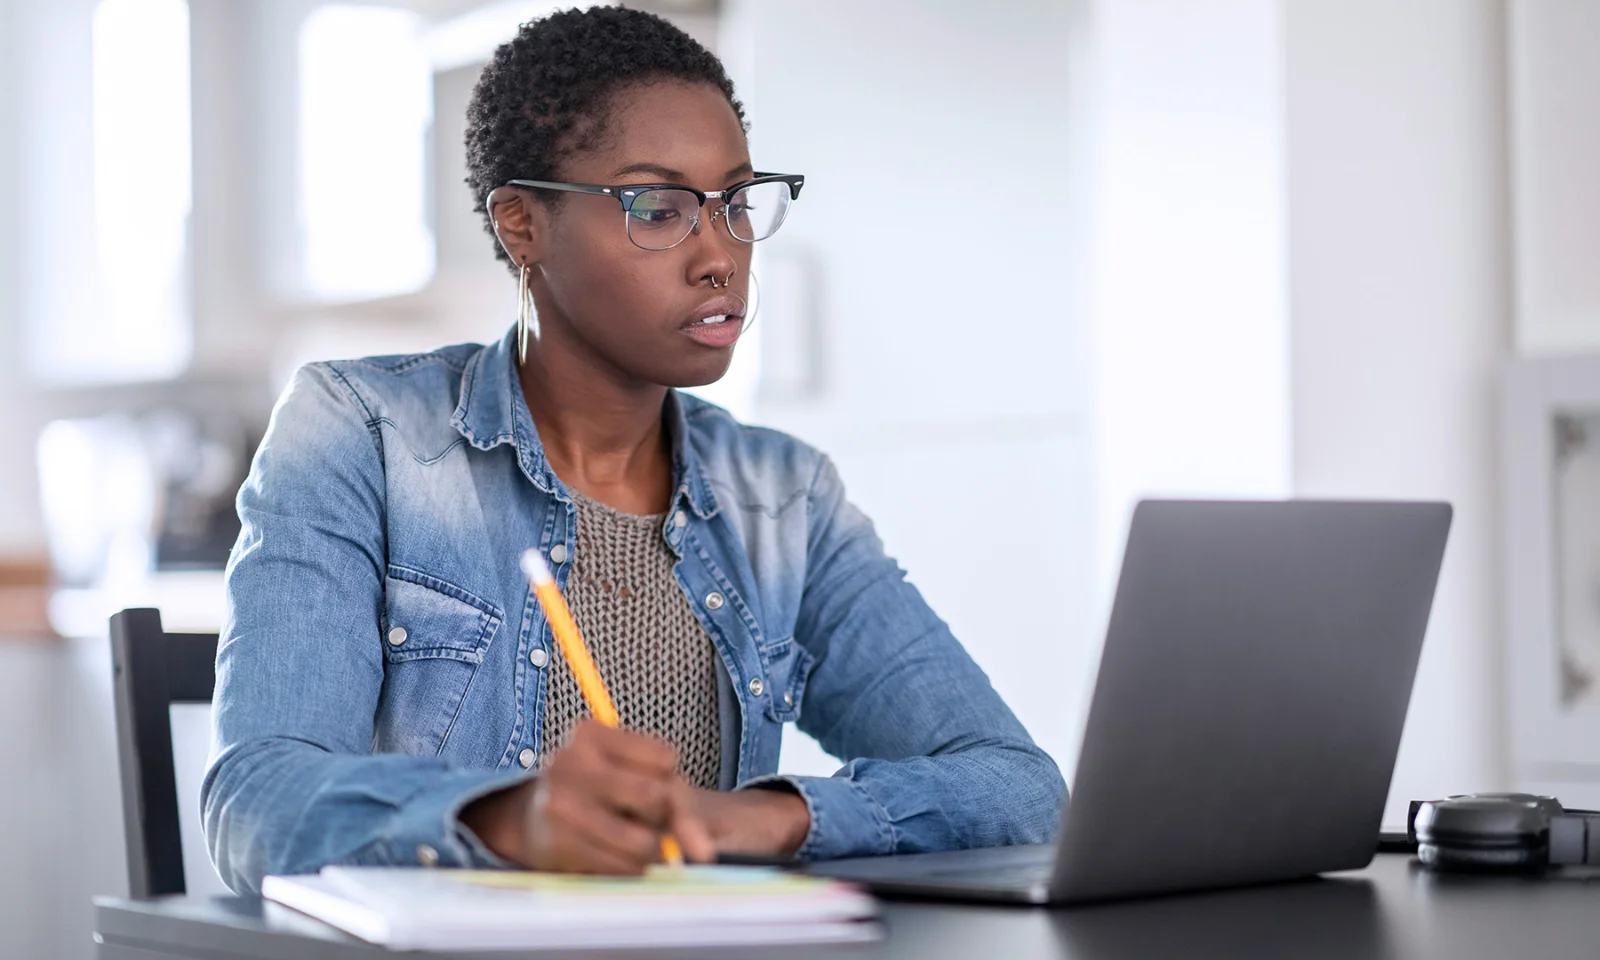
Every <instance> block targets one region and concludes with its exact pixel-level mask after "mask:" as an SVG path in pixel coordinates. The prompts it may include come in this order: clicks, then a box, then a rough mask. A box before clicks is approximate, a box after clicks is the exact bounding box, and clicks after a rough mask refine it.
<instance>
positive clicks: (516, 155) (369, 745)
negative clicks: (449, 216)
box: [204, 8, 1064, 891]
mask: <svg viewBox="0 0 1600 960" xmlns="http://www.w3.org/2000/svg"><path fill="white" fill-rule="evenodd" d="M466 139H467V165H468V170H469V176H468V182H469V184H470V185H471V187H472V188H473V190H474V192H475V194H476V195H477V196H478V197H480V198H482V200H481V206H480V210H481V212H482V213H483V214H484V218H485V227H486V229H487V230H488V231H489V232H490V233H491V234H492V235H493V237H494V239H495V245H496V254H497V255H498V256H499V257H500V258H501V259H502V260H504V261H506V262H507V264H508V265H509V266H510V268H511V271H512V273H513V275H514V276H516V277H517V279H518V282H519V289H520V290H521V291H522V297H523V299H522V303H521V308H522V309H521V310H520V311H519V321H518V325H517V327H516V328H515V329H513V330H512V331H511V332H510V333H509V334H508V335H507V336H506V337H505V338H504V339H502V340H501V341H500V342H499V343H497V344H493V345H490V346H487V347H482V346H478V345H464V346H457V347H449V348H445V349H442V350H439V351H436V352H434V353H429V354H422V355H417V356H406V357H377V358H368V359H365V360H358V361H349V362H335V363H320V364H312V365H310V366H307V367H305V368H303V369H302V370H300V371H299V372H298V373H297V374H296V376H295V379H294V381H293V383H292V384H291V385H290V387H289V389H288V390H287V391H286V393H285V394H284V396H283V397H282V398H281V400H280V401H279V404H278V407H277V409H276V411H275V412H274V415H273V421H272V425H271V428H270V430H269V432H268V435H267V437H266V439H265V440H264V441H263V442H262V445H261V449H260V451H259V452H258V454H257V456H256V460H255V463H254V466H253V469H252V471H251V475H250V477H249V479H248V480H247V482H246V484H245V486H244V487H243V489H242V490H241V491H240V493H239V514H240V517H241V519H242V522H243V527H244V528H243V531H242V533H241V535H240V538H239V542H238V544H237V545H236V547H235V549H234V553H233V557H232V560H231V562H230V564H229V570H228V597H229V601H230V613H229V618H228V622H227V624H226V625H225V629H224V632H223V637H222V643H221V646H220V648H219V651H218V656H217V697H216V710H215V721H214V722H215V749H216V755H215V757H214V758H213V761H212V764H211V767H210V770H209V771H208V772H207V775H206V780H205V786H204V811H205V825H206V833H207V837H208V839H209V842H210V846H211V853H212V858H213V860H214V862H215V863H216V865H217V868H218V870H219V872H220V873H221V874H222V877H223V878H224V879H225V880H226V881H227V882H228V883H229V885H230V886H232V887H233V888H234V889H236V890H241V891H244V890H254V889H256V888H257V887H258V885H259V883H260V880H261V877H262V876H263V875H264V874H267V873H298V872H310V871H315V870H316V869H318V868H320V867H321V866H323V865H324V864H330V863H351V864H421V865H424V866H432V865H435V864H438V865H444V866H522V867H529V868H534V869H543V870H569V871H586V872H605V873H637V872H639V871H640V870H642V869H643V868H644V866H645V865H646V864H648V863H649V862H651V861H652V860H654V859H656V858H657V857H658V855H659V850H660V840H661V837H662V836H663V835H664V834H667V833H671V834H674V835H675V836H676V837H677V838H678V839H679V841H680V842H681V844H682V845H683V848H684V850H685V853H686V855H687V856H688V857H689V858H690V859H691V860H698V861H705V860H710V859H712V858H714V857H715V856H716V854H717V853H718V852H719V851H738V852H744V853H755V854H768V855H778V856H783V855H794V856H799V857H802V858H823V857H837V856H851V855H865V854H879V853H890V852H903V851H916V850H933V849H944V848H955V847H966V846H980V845H990V844H1005V843H1022V842H1033V841H1041V840H1044V839H1047V837H1048V836H1049V833H1050V830H1051V828H1052V826H1053V824H1054V822H1055V816H1056V811H1057V808H1058V806H1059V805H1060V803H1061V802H1062V798H1063V796H1064V787H1063V784H1062V781H1061V776H1060V773H1059V772H1058V771H1057V769H1056V766H1055V764H1054V763H1053V762H1052V761H1051V760H1050V758H1049V757H1048V756H1046V755H1045V754H1044V753H1043V752H1042V751H1040V750H1039V749H1038V748H1037V747H1036V746H1035V745H1034V744H1033V742H1032V741H1031V740H1030V739H1029V737H1028V735H1027V733H1026V731H1024V730H1023V728H1022V726H1021V725H1020V724H1019V723H1018V722H1017V720H1016V718H1015V717H1014V716H1013V715H1012V713H1011V711H1010V710H1009V709H1007V707H1006V706H1005V704H1004V703H1003V702H1002V701H1001V700H1000V698H999V697H998V696H997V695H996V694H995V692H994V690H993V689H992V688H991V687H990V685H989V683H988V680H987V678H985V676H984V675H983V673H982V672H981V671H980V670H979V669H978V668H977V667H976V666H975V665H974V664H973V662H972V661H971V659H970V658H969V657H968V656H967V654H966V652H965V651H964V650H963V649H962V648H961V646H960V645H959V644H958V643H957V642H956V640H955V639H954V638H953V637H952V636H951V635H950V633H949V631H948V629H947V628H946V627H945V625H944V624H943V623H942V622H941V621H940V620H939V619H938V618H937V617H936V616H935V615H934V614H933V613H932V612H931V611H930V610H929V609H928V607H927V606H926V604H925V603H924V602H923V601H922V599H921V597H920V596H919V595H918V593H917V591H916V590H915V589H914V588H913V587H912V586H910V585H909V584H907V583H906V582H905V580H904V577H903V573H902V572H901V571H900V569H899V568H898V567H897V566H896V565H895V563H894V562H893V561H892V560H890V559H889V558H888V557H886V556H885V555H884V553H883V549H882V546H881V544H880V542H879V541H878V539H877V537H876V535H875V534H874V533H873V530H872V526H871V524H870V523H869V522H868V520H867V519H866V518H865V517H864V516H863V515H862V514H861V513H860V512H859V511H857V510H856V509H855V508H854V507H852V506H851V505H850V503H849V502H848V501H847V500H846V499H845V497H844V491H843V488H842V487H841V484H840V481H839V478H838V475H837V473H836V472H835V470H834V468H833V465H832V464H831V463H830V462H829V461H828V459H827V458H826V457H824V456H823V455H821V454H820V453H818V452H817V451H815V450H813V449H811V448H809V447H807V446H805V445H804V444H802V443H800V442H799V441H797V440H795V439H793V438H791V437H788V436H785V435H783V434H779V433H776V432H773V431H770V430H761V429H756V428H751V427H745V426H741V425H740V424H738V423H737V422H735V421H734V420H733V419H732V418H731V417H730V416H729V415H728V414H727V413H726V412H725V411H723V410H721V409H719V408H717V407H714V406H711V405H709V404H706V403H704V402H701V401H699V400H696V399H694V398H692V397H689V396H686V395H684V394H682V393H679V392H677V391H676V390H675V389H674V388H677V387H687V386H694V385H699V384H705V383H710V382H712V381H714V380H716V379H717V378H718V377H720V376H722V374H723V373H724V372H725V371H726V370H727V368H728V364H729V361H730V360H731V358H732V355H733V349H734V344H735V342H736V341H737V339H738V336H739V334H740V332H741V330H742V328H743V326H744V324H745V323H746V320H747V318H746V316H745V314H746V312H747V307H746V304H747V300H746V298H747V296H748V293H747V291H748V290H749V289H750V285H751V280H750V253H751V243H753V242H755V241H757V240H760V239H764V238H765V237H766V236H768V235H770V234H771V232H772V231H774V230H776V229H777V228H778V226H779V225H780V224H781V223H782V220H783V216H784V214H785V211H786V210H787V207H788V205H789V204H790V203H792V202H794V201H795V200H796V199H797V198H798V196H799V193H800V191H801V188H802V187H803V185H804V178H803V177H800V176H798V175H777V176H773V175H761V174H757V173H756V172H755V170H754V168H753V167H752V165H751V160H750V156H749V151H748V145H747V143H746V139H745V128H744V118H743V110H742V107H741V106H740V104H739V101H738V100H736V99H735V98H734V95H733V87H732V84H731V83H729V81H728V78H727V76H726V75H725V73H724V71H723V69H722V66H721V64H720V63H719V62H718V61H717V60H716V58H715V57H713V56H712V55H711V54H709V53H708V52H707V51H706V50H705V49H703V48H702V47H700V46H699V45H698V44H696V43H695V42H694V41H693V40H691V39H690V38H689V37H688V36H687V35H685V34H684V33H682V32H681V31H679V30H678V29H676V28H675V27H672V26H671V25H669V24H668V23H666V22H665V21H663V20H661V19H659V18H657V17H654V16H651V15H649V14H646V13H640V12H637V11H631V10H624V9H618V8H596V9H593V10H588V11H583V12H579V11H571V12H567V13H560V14H555V15H553V16H551V17H549V18H547V19H544V20H541V21H536V22H534V23H530V24H527V25H525V26H524V27H523V28H522V29H521V31H520V32H519V34H518V36H517V37H516V39H515V40H513V41H512V42H510V43H508V44H506V45H505V46H502V47H501V48H500V49H499V50H498V51H497V52H496V54H495V57H494V59H493V61H492V62H491V63H490V64H489V65H488V67H487V68H486V69H485V70H484V72H483V76H482V79H481V80H480V81H479V83H478V87H477V90H476V91H475V93H474V96H473V101H472V104H471V106H470V108H469V113H468V131H467V138H466ZM647 186H648V187H653V188H654V189H648V190H647V189H643V188H644V187H647ZM730 188H732V189H730ZM529 547H535V548H537V549H538V550H539V551H540V552H541V553H542V554H543V555H544V556H545V557H547V558H548V561H549V563H550V566H551V567H552V568H553V569H554V571H555V573H556V576H557V579H558V580H559V581H560V582H561V584H562V587H563V589H564V590H565V592H566V593H567V596H568V599H569V602H570V603H571V605H572V607H573V609H574V612H575V615H576V617H577V619H578V621H579V623H580V625H581V626H582V628H583V630H584V632H585V634H586V638H587V639H588V641H589V643H590V646H591V647H592V648H593V653H594V656H595V659H596V661H597V662H598V664H599V667H600V670H601V673H602V675H603V676H604V677H605V679H606V682H607V684H608V685H609V687H610V688H611V693H612V695H613V697H614V699H615V700H616V701H617V703H618V708H619V710H620V712H621V715H622V720H623V728H622V729H609V728H605V727H601V726H599V725H598V724H596V723H594V722H593V721H592V720H589V719H587V713H586V711H585V710H584V709H583V703H582V699H581V697H580V696H579V693H578V690H577V687H576V685H575V683H574V682H573V680H572V677H571V673H570V671H569V670H568V669H567V667H566V664H565V662H564V661H563V659H562V657H561V654H560V651H559V649H558V648H557V647H556V646H554V645H553V644H552V638H551V635H550V630H549V628H548V626H547V624H546V623H545V620H544V618H543V616H542V615H541V613H540V611H539V609H538V607H537V605H536V603H535V602H534V600H533V598H532V597H531V595H530V591H529V590H528V586H527V583H526V582H525V580H524V579H523V578H522V575H521V574H520V573H519V570H518V557H519V555H520V554H521V552H522V551H523V550H524V549H526V548H529ZM789 722H797V723H798V724H799V726H800V729H802V730H804V731H806V732H808V733H810V734H811V735H813V736H815V737H816V738H817V739H818V740H819V741H820V742H821V744H822V746H823V747H825V748H826V749H827V750H828V751H829V752H830V753H832V754H834V755H836V756H840V757H853V758H857V759H853V760H851V761H850V762H849V763H847V764H846V765H845V766H844V767H843V768H842V769H841V770H840V771H839V772H838V773H837V774H835V775H834V776H833V777H831V778H821V777H783V776H777V775H776V768H777V760H778V746H779V739H780V737H781V734H782V728H783V725H784V724H785V723H789Z"/></svg>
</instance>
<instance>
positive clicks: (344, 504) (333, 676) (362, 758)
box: [201, 365, 525, 893]
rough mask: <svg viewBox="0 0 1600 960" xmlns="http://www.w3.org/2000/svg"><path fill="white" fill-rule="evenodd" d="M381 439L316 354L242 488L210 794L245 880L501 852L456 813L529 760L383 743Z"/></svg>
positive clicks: (206, 802) (485, 857) (226, 864)
mask: <svg viewBox="0 0 1600 960" xmlns="http://www.w3.org/2000/svg"><path fill="white" fill-rule="evenodd" d="M380 442H381V440H380V437H379V435H378V434H377V432H376V425H375V422H374V419H373V417H372V416H371V415H370V412H369V411H367V410H366V408H365V407H364V406H363V405H362V403H361V400H360V398H359V396H358V395H357V394H356V392H355V391H354V390H353V389H352V388H351V386H350V384H349V383H348V381H346V380H345V379H344V378H343V377H342V376H341V375H340V373H339V372H338V371H337V370H335V369H333V368H331V367H328V366H325V365H316V366H310V367H305V368H302V369H301V370H300V371H299V372H297V373H296V375H295V378H294V381H293V382H292V383H291V384H290V386H289V389H288V390H287V391H286V392H285V394H284V395H283V397H282V398H281V399H280V400H279V402H278V406H277V408H276V409H275V410H274V412H273V416H272V422H271V424H270V426H269V428H268V431H267V435H266V437H265V439H263V441H262V443H261V447H260V449H259V450H258V452H257V454H256V458H255V462H254V463H253V464H252V466H251V471H250V476H249V478H248V479H247V480H246V481H245V484H244V486H243V487H242V488H241V489H240V491H239V497H238V509H239V518H240V521H241V523H242V525H243V526H242V530H241V531H240V534H239V540H238V542H237V543H236V544H235V546H234V550H233V554H232V556H231V557H230V558H229V562H228V570H227V598H228V614H227V620H226V623H225V624H224V627H223V631H222V635H221V639H220V642H219V644H218V649H217V686H216V696H215V700H214V707H213V720H212V724H213V729H212V758H211V764H210V767H209V769H208V770H207V771H206V776H205V780H204V783H203V786H202V788H201V809H202V812H203V816H204V820H205V832H206V840H207V843H208V845H209V848H210V852H211V859H212V862H213V863H214V864H215V865H216V868H217V872H218V873H219V874H220V875H221V877H222V879H223V880H224V882H226V883H227V884H228V886H230V887H231V888H233V889H234V890H236V891H238V892H241V893H244V892H254V891H257V890H259V889H260V884H261V878H262V877H263V876H264V875H266V874H269V873H277V874H287V873H311V872H315V871H316V870H318V869H319V868H321V867H322V866H324V865H325V864H331V863H340V864H366V865H398V864H417V863H418V862H419V860H428V861H431V860H433V859H434V857H437V862H438V863H439V864H440V865H444V866H469V865H472V866H501V865H503V864H502V863H501V862H500V861H499V860H498V858H496V857H495V856H494V855H493V854H491V853H490V852H489V851H488V850H487V848H485V847H484V846H483V845H482V844H481V843H480V842H478V840H477V839H476V838H475V837H473V836H472V835H471V834H470V833H469V832H468V831H467V830H466V829H465V828H464V827H461V826H460V825H459V824H458V823H457V819H456V815H457V813H458V811H459V810H460V809H461V807H462V806H463V805H464V804H465V803H467V802H468V801H470V800H471V799H474V798H475V797H477V796H479V795H482V794H485V793H488V792H491V791H493V790H495V789H497V788H499V787H501V786H505V785H507V784H509V783H511V782H512V781H514V780H515V779H516V778H517V777H518V776H519V775H525V774H522V772H521V771H517V773H516V774H508V773H505V772H500V771H493V770H488V771H468V770H461V769H458V768H452V767H451V766H450V765H449V764H447V763H446V762H445V761H444V760H442V759H439V758H437V757H421V756H404V755H397V754H390V755H374V754H373V753H372V752H371V751H372V739H373V723H374V719H373V718H374V711H375V709H376V706H377V702H378V694H379V691H380V689H381V687H382V685H383V676H384V674H383V649H382V639H381V638H380V636H379V626H378V624H379V612H380V608H381V606H382V603H383V586H382V585H383V575H384V569H385V556H386V550H385V535H384V480H383V465H382V458H381V455H380V452H379V443H380Z"/></svg>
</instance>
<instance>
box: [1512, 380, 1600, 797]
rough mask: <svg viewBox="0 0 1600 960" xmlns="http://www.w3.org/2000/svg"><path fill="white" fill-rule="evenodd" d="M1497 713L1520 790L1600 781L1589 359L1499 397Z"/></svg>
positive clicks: (1596, 408)
mask: <svg viewBox="0 0 1600 960" xmlns="http://www.w3.org/2000/svg"><path fill="white" fill-rule="evenodd" d="M1502 404H1503V406H1502V418H1503V419H1502V441H1501V442H1502V450H1503V470H1504V474H1503V493H1504V508H1503V513H1504V523H1505V527H1504V551H1503V557H1504V576H1505V582H1506V611H1505V612H1506V679H1507V694H1508V696H1507V710H1508V713H1509V720H1510V727H1511V741H1510V747H1511V761H1512V769H1513V776H1514V777H1515V779H1516V781H1517V783H1518V785H1519V786H1521V787H1523V788H1525V789H1527V788H1534V787H1542V786H1543V785H1546V784H1560V783H1573V784H1578V783H1582V784H1594V783H1596V782H1600V356H1585V357H1562V358H1550V359H1519V360H1513V361H1511V362H1510V363H1509V364H1508V366H1507V368H1506V372H1505V377H1504V382H1503V390H1502Z"/></svg>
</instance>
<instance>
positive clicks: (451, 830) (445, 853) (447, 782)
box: [381, 770, 529, 870]
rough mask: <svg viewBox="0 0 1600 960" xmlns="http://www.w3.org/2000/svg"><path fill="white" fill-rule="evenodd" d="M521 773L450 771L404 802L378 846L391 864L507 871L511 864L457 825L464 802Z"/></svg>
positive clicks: (512, 780)
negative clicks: (386, 834)
mask: <svg viewBox="0 0 1600 960" xmlns="http://www.w3.org/2000/svg"><path fill="white" fill-rule="evenodd" d="M528 776H529V774H528V773H526V772H524V771H520V770H519V771H517V772H516V773H514V774H507V773H504V772H500V771H481V770H473V771H452V772H451V773H448V774H445V775H444V776H441V777H438V778H436V779H434V780H433V781H432V782H431V783H429V784H428V786H427V787H425V788H424V789H422V790H421V791H419V792H417V793H416V794H413V795H412V796H411V797H409V798H407V800H406V801H405V803H404V804H403V805H402V806H401V808H400V810H399V811H398V812H397V813H396V815H395V818H394V820H393V821H392V828H391V829H390V830H389V831H388V836H386V837H384V839H383V841H382V843H381V847H382V848H383V849H384V855H383V857H382V859H384V860H387V861H388V862H389V864H391V865H394V866H424V867H464V868H473V869H495V870H506V869H512V868H514V867H515V865H514V864H512V863H509V862H507V861H506V860H505V859H503V858H501V857H500V856H498V855H496V854H495V853H494V852H492V851H491V850H490V849H489V848H488V847H487V846H485V845H484V843H483V841H482V840H480V839H478V836H477V835H476V834H474V833H473V832H472V831H471V830H468V829H467V828H466V826H465V825H464V824H462V822H461V811H462V810H463V809H465V808H466V806H467V804H469V803H472V802H473V801H474V800H477V799H478V798H480V797H483V796H486V795H488V794H491V793H493V792H495V791H496V790H501V789H504V788H506V787H509V786H512V785H514V784H516V783H519V782H520V781H522V780H524V779H526V778H527V777H528Z"/></svg>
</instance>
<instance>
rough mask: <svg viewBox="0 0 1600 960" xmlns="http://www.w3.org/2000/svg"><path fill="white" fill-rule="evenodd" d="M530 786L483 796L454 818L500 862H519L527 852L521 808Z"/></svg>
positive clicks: (508, 788) (516, 787) (521, 785)
mask: <svg viewBox="0 0 1600 960" xmlns="http://www.w3.org/2000/svg"><path fill="white" fill-rule="evenodd" d="M531 787H532V784H531V783H522V784H517V785H516V786H513V787H507V788H505V789H503V790H496V791H495V792H493V793H489V794H485V795H483V796H481V797H479V798H478V799H476V800H473V801H472V802H471V803H468V804H467V805H466V806H465V807H462V808H461V813H460V814H459V815H458V816H457V817H456V819H457V820H458V821H459V822H460V823H461V825H462V826H463V827H465V828H466V829H468V830H470V831H472V834H473V836H475V837H477V838H478V841H479V842H480V843H482V844H483V845H484V846H485V847H488V848H489V852H490V853H493V854H494V855H495V856H497V857H499V858H500V859H502V860H508V861H510V862H512V863H520V862H521V854H522V851H523V850H524V849H526V844H525V842H524V840H525V832H526V827H527V816H526V814H525V812H524V809H523V807H524V804H525V803H526V800H527V798H526V797H524V796H522V791H524V790H526V789H530V788H531Z"/></svg>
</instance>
